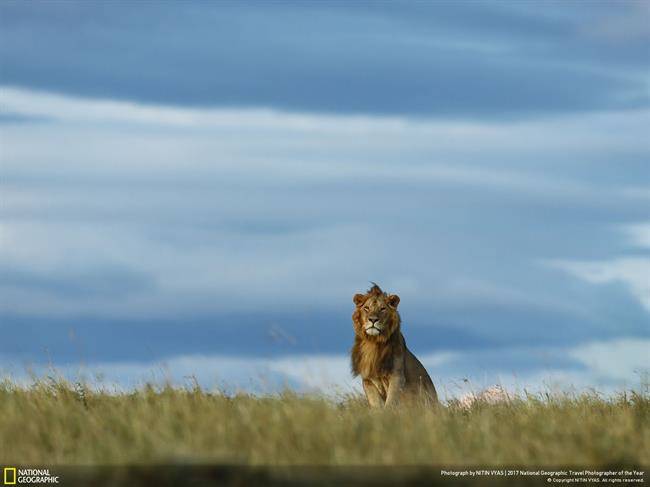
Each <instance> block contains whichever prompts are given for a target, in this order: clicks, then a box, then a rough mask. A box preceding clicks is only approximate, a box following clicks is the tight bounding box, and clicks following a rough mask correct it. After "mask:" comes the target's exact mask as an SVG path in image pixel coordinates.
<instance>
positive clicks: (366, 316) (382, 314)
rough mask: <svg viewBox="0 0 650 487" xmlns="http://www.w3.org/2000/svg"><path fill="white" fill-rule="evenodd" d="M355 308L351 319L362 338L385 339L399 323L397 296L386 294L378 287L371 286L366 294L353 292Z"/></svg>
mask: <svg viewBox="0 0 650 487" xmlns="http://www.w3.org/2000/svg"><path fill="white" fill-rule="evenodd" d="M354 304H355V305H356V309H355V312H354V315H353V317H352V318H353V321H354V323H355V328H356V331H357V334H359V335H361V336H363V337H364V338H370V337H374V338H376V339H378V340H382V339H383V340H386V339H388V337H390V336H391V335H392V333H393V331H395V328H396V327H397V326H398V325H399V315H398V314H397V305H398V304H399V296H397V295H396V294H390V295H388V294H386V293H384V292H383V291H381V290H380V289H379V287H377V288H376V290H375V288H372V289H371V290H370V291H369V292H368V293H366V294H355V296H354Z"/></svg>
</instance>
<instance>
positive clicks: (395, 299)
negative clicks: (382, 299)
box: [387, 294, 399, 309]
mask: <svg viewBox="0 0 650 487" xmlns="http://www.w3.org/2000/svg"><path fill="white" fill-rule="evenodd" d="M387 301H388V306H390V307H391V308H395V309H397V305H398V304H399V296H398V295H397V294H391V295H390V296H388V300H387Z"/></svg>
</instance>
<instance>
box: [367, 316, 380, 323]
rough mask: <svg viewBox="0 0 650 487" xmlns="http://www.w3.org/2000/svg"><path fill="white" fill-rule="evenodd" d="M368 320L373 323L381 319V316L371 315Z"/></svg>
mask: <svg viewBox="0 0 650 487" xmlns="http://www.w3.org/2000/svg"><path fill="white" fill-rule="evenodd" d="M368 321H369V322H370V323H372V324H373V325H374V324H375V323H377V322H378V321H379V318H376V317H374V316H369V317H368Z"/></svg>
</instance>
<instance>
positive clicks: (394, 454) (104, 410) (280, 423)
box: [0, 379, 650, 466]
mask: <svg viewBox="0 0 650 487" xmlns="http://www.w3.org/2000/svg"><path fill="white" fill-rule="evenodd" d="M0 459H2V461H3V462H5V464H12V463H18V464H50V465H57V464H60V465H64V464H67V465H80V464H86V465H88V464H90V465H92V464H150V463H158V464H163V463H182V462H209V463H224V464H243V465H334V466H339V465H378V464H381V465H443V464H444V465H468V464H475V465H495V466H497V465H512V464H517V465H527V464H535V465H608V464H636V465H650V397H649V394H648V393H647V392H642V393H639V392H629V393H624V394H620V395H618V396H617V397H615V398H611V399H603V398H601V397H599V396H598V395H596V394H582V395H573V396H568V395H564V396H551V395H543V396H527V397H525V398H519V399H515V400H512V401H509V402H505V403H502V404H497V405H490V404H486V403H480V402H479V403H476V404H474V405H473V406H472V407H471V408H469V409H463V408H461V407H460V406H459V405H458V404H454V403H453V402H451V403H448V404H445V405H444V406H442V407H439V408H438V409H428V408H424V407H412V408H402V409H398V410H381V411H371V410H369V409H368V408H367V406H366V405H365V401H364V400H363V398H362V397H349V398H347V399H345V400H343V401H341V402H334V401H332V400H328V399H325V398H322V397H315V396H299V395H296V394H292V393H289V392H288V393H285V394H281V395H277V396H269V397H255V396H248V395H237V396H234V397H228V396H226V395H223V394H219V393H209V392H206V391H204V390H202V389H200V388H198V387H197V388H194V389H178V388H172V387H161V388H156V387H151V386H148V387H144V388H142V389H140V390H138V391H135V392H131V393H124V394H114V393H111V394H109V393H106V392H97V391H95V392H93V391H91V389H90V388H88V387H85V386H83V385H81V384H71V383H67V382H65V381H62V380H58V379H57V380H44V381H43V380H42V381H39V382H37V383H35V384H34V385H33V386H30V387H18V386H16V385H14V384H12V383H10V382H4V383H3V384H1V385H0Z"/></svg>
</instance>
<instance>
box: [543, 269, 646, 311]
mask: <svg viewBox="0 0 650 487" xmlns="http://www.w3.org/2000/svg"><path fill="white" fill-rule="evenodd" d="M548 265H550V266H551V267H555V268H557V269H561V270H563V271H565V272H568V273H569V274H571V275H573V276H575V277H577V278H579V279H582V280H584V281H586V282H589V283H592V284H607V283H610V282H620V283H623V284H625V285H626V286H627V287H628V289H629V290H630V291H631V292H632V294H634V296H636V298H637V299H638V300H639V301H640V302H641V304H642V305H643V306H644V307H645V308H646V309H647V310H648V311H650V259H646V258H643V257H637V258H633V257H622V258H618V259H612V260H607V261H600V262H577V261H563V260H555V261H550V262H548Z"/></svg>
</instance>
